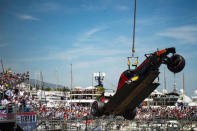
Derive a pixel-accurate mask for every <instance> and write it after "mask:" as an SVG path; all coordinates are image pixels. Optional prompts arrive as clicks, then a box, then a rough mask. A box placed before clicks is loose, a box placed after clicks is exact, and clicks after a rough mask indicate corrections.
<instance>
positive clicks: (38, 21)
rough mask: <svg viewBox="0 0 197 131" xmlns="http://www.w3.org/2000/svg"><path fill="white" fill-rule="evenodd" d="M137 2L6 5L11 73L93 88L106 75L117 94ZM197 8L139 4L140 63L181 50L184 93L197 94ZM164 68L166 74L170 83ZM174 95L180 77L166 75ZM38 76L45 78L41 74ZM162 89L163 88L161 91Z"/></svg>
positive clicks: (0, 19) (8, 0) (2, 14)
mask: <svg viewBox="0 0 197 131" xmlns="http://www.w3.org/2000/svg"><path fill="white" fill-rule="evenodd" d="M133 4H134V2H133V0H124V1H123V0H97V1H96V0H74V1H73V0H66V1H65V0H28V1H27V0H18V1H15V0H1V1H0V55H1V58H2V59H3V61H4V64H5V66H6V68H8V67H10V68H11V69H12V70H13V71H14V72H25V71H27V70H28V71H30V72H31V77H32V78H39V77H38V74H37V73H38V72H40V71H42V72H43V76H44V81H47V82H51V83H56V72H58V83H59V84H62V85H66V86H70V64H71V63H72V64H73V85H74V86H82V87H87V86H90V85H91V83H92V74H93V73H94V72H105V73H106V78H105V81H104V86H105V87H106V88H109V89H115V88H116V85H117V83H118V79H119V76H120V74H121V72H122V71H124V70H126V69H127V65H126V63H127V58H126V57H127V56H130V55H131V43H132V24H133V19H132V18H133ZM196 5H197V1H196V0H190V1H187V0H137V16H136V43H135V44H136V45H135V47H136V54H135V55H136V56H139V57H140V60H139V61H140V62H142V61H143V60H144V56H143V55H144V54H145V53H150V52H153V51H155V50H156V49H157V48H159V49H162V48H167V47H173V46H174V47H176V49H177V53H179V54H181V55H183V56H184V57H185V59H186V67H185V69H184V71H182V72H181V73H178V74H176V79H175V81H176V83H177V88H178V89H180V88H182V85H181V83H182V81H181V76H182V74H183V72H184V74H185V88H186V93H187V94H188V95H189V96H192V95H193V90H195V89H197V88H196V84H197V75H196V74H197V69H196V67H197V52H196V49H197V15H196V14H197V8H196ZM164 68H165V67H164V66H162V67H161V68H160V69H161V70H160V71H161V77H160V82H161V83H162V81H163V70H164ZM166 73H167V82H168V83H167V89H168V90H169V91H171V90H172V85H173V80H174V78H173V74H172V73H171V72H169V71H168V70H167V68H166ZM36 74H37V75H36ZM158 89H159V90H161V89H162V84H161V86H160V87H159V88H158Z"/></svg>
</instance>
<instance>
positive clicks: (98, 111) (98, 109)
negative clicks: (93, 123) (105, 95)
mask: <svg viewBox="0 0 197 131" xmlns="http://www.w3.org/2000/svg"><path fill="white" fill-rule="evenodd" d="M103 107H104V103H103V102H100V101H94V102H93V103H92V107H91V114H92V115H93V116H102V114H103V110H104V109H103Z"/></svg>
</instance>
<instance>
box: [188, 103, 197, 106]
mask: <svg viewBox="0 0 197 131" xmlns="http://www.w3.org/2000/svg"><path fill="white" fill-rule="evenodd" d="M189 106H197V103H196V102H191V103H189Z"/></svg>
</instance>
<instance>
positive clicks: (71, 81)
mask: <svg viewBox="0 0 197 131" xmlns="http://www.w3.org/2000/svg"><path fill="white" fill-rule="evenodd" d="M72 87H73V76H72V64H70V90H71V91H72Z"/></svg>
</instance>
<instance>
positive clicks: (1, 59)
mask: <svg viewBox="0 0 197 131" xmlns="http://www.w3.org/2000/svg"><path fill="white" fill-rule="evenodd" d="M1 66H2V70H3V73H5V71H4V67H3V61H2V59H1Z"/></svg>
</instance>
